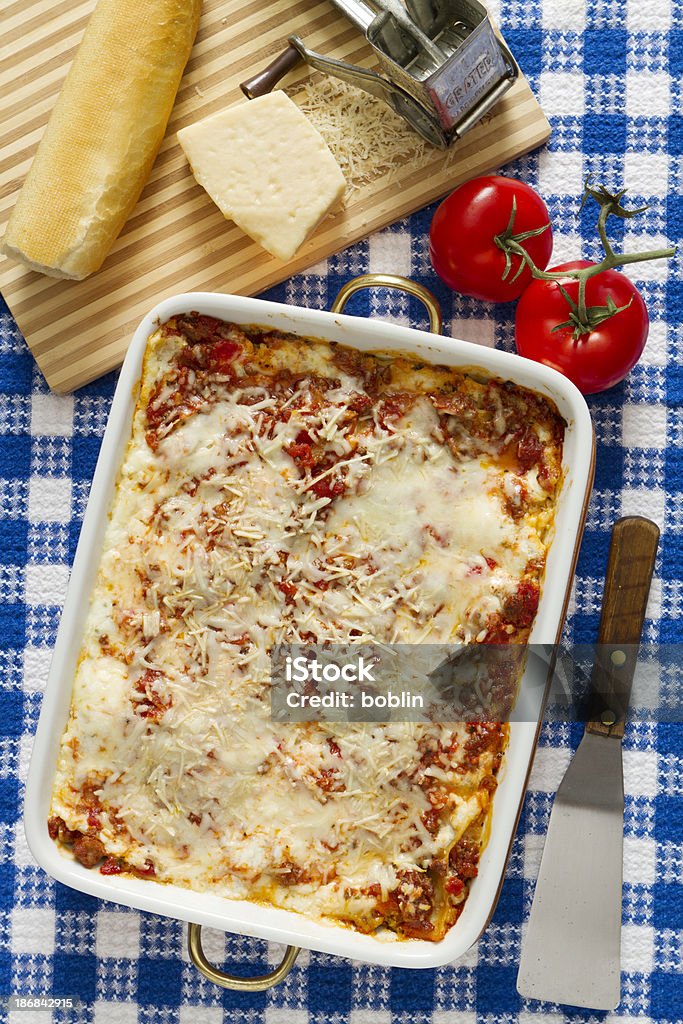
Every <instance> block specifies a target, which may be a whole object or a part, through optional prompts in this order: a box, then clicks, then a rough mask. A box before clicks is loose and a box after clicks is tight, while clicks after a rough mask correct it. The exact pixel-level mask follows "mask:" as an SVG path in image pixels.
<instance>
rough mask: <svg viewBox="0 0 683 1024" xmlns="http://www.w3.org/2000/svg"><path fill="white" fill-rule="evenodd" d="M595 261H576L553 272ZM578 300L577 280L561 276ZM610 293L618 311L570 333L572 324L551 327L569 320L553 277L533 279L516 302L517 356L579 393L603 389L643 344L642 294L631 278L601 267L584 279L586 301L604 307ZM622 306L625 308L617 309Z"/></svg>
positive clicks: (644, 316) (630, 364) (633, 359)
mask: <svg viewBox="0 0 683 1024" xmlns="http://www.w3.org/2000/svg"><path fill="white" fill-rule="evenodd" d="M590 266H594V264H592V263H591V262H590V261H588V260H575V261H574V262H572V263H563V264H561V265H560V266H559V267H553V268H552V270H553V271H562V270H579V269H580V268H582V267H590ZM561 283H562V286H563V287H564V288H565V289H566V291H567V293H568V294H569V296H570V297H571V298H572V299H573V300H574V302H576V301H577V297H578V291H579V283H578V281H574V280H572V279H571V278H567V279H566V280H565V281H562V282H561ZM608 297H611V298H612V300H613V301H614V303H615V305H616V306H617V307H618V308H619V312H618V313H615V314H614V315H613V316H611V317H609V318H608V319H606V320H603V321H602V323H600V324H598V325H597V326H596V327H594V328H593V329H592V330H591V331H590V332H589V333H588V334H582V335H581V336H580V337H578V338H574V329H573V327H562V328H560V330H553V329H554V328H555V327H557V326H558V324H563V323H566V322H567V320H568V319H569V313H570V308H569V306H568V304H567V302H566V300H565V298H564V297H563V295H562V293H561V291H560V288H559V286H558V283H557V282H556V281H541V280H535V281H532V283H531V284H530V285H529V287H528V288H527V289H526V291H525V292H524V294H523V295H522V297H521V299H520V300H519V303H518V304H517V313H516V317H515V343H516V345H517V351H518V352H519V354H520V355H522V356H526V357H527V358H528V359H535V360H536V361H537V362H539V363H545V364H546V366H552V367H553V368H554V369H556V370H559V371H560V373H563V374H564V375H565V377H569V379H570V380H572V381H573V382H574V383H575V384H576V386H577V387H578V388H579V390H580V391H582V392H583V393H584V395H592V394H595V392H597V391H606V390H607V388H611V387H613V386H614V385H615V384H618V383H619V381H621V380H623V379H624V377H625V376H626V374H627V373H628V372H629V370H630V369H632V367H634V366H635V364H636V363H637V362H638V359H639V358H640V354H641V352H642V351H643V349H644V348H645V342H646V341H647V333H648V327H649V319H648V315H647V309H646V308H645V303H644V302H643V299H642V296H641V294H640V292H639V291H638V289H637V288H636V286H635V285H634V284H633V282H632V281H629V279H628V278H627V277H625V276H624V275H623V274H622V273H619V271H617V270H603V271H602V273H600V274H596V275H595V277H590V278H589V279H588V281H587V282H586V303H587V305H588V306H607V300H608ZM622 306H626V307H627V308H626V309H622V308H621V307H622Z"/></svg>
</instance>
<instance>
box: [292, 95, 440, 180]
mask: <svg viewBox="0 0 683 1024" xmlns="http://www.w3.org/2000/svg"><path fill="white" fill-rule="evenodd" d="M285 91H286V92H287V93H288V94H289V95H290V96H291V98H292V99H294V100H295V102H296V104H297V106H298V107H299V108H300V109H301V110H302V111H303V112H304V114H306V116H307V117H308V119H309V120H310V122H311V124H313V125H314V127H315V128H317V129H318V131H319V132H320V134H321V135H322V137H323V138H324V139H325V142H326V143H327V145H328V146H329V147H330V150H331V152H332V155H333V156H334V158H335V160H336V161H337V163H338V164H339V166H340V167H341V170H342V173H343V175H344V177H345V179H346V182H347V188H348V189H351V190H353V189H358V188H360V187H362V186H363V185H367V184H369V183H370V182H371V181H375V180H376V179H377V178H381V177H387V180H388V181H391V180H392V176H393V175H395V174H396V173H397V171H398V169H399V167H401V166H403V164H406V163H411V164H415V165H416V166H417V165H418V164H419V162H420V160H421V158H422V156H423V154H424V151H425V147H426V146H427V145H428V144H427V143H426V142H425V140H424V139H423V138H422V137H421V136H420V135H418V133H417V132H416V131H414V130H412V129H411V128H410V126H409V125H408V124H407V123H406V122H405V121H404V120H403V118H402V117H400V116H399V115H398V114H396V113H395V112H394V111H393V110H392V109H391V107H389V106H388V104H387V103H385V102H384V100H381V99H379V98H378V97H377V96H371V95H370V94H369V93H367V92H363V90H362V89H357V88H356V87H355V86H353V85H349V84H348V83H347V82H342V81H341V80H340V79H338V78H331V77H327V76H320V75H316V76H312V77H310V78H308V79H306V81H305V82H304V84H303V86H302V85H301V84H298V85H296V86H292V87H291V88H290V89H286V90H285Z"/></svg>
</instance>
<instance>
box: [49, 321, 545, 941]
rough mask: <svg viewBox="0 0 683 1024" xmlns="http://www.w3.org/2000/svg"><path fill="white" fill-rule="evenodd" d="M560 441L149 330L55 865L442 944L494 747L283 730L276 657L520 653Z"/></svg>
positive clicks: (305, 348) (490, 780) (436, 369)
mask: <svg viewBox="0 0 683 1024" xmlns="http://www.w3.org/2000/svg"><path fill="white" fill-rule="evenodd" d="M563 432H564V423H563V421H562V419H561V417H560V416H559V414H558V412H557V410H556V409H555V407H554V406H553V405H552V403H551V402H550V401H548V400H547V399H545V398H543V397H542V396H540V395H538V394H536V393H535V392H532V391H530V390H527V389H524V388H522V387H520V386H518V385H515V384H513V383H510V382H506V381H503V380H497V379H487V378H484V377H483V376H477V375H476V374H475V373H464V372H461V371H458V370H456V369H452V368H449V367H445V366H437V365H432V364H428V363H422V362H419V361H418V360H417V359H415V358H412V357H405V358H404V357H400V356H396V355H394V354H392V355H387V354H385V355H383V354H381V353H374V354H363V353H361V352H359V351H357V350H355V349H353V348H350V347H345V346H343V345H340V344H334V343H328V342H325V341H320V340H315V339H310V338H301V337H297V336H293V335H287V334H283V333H280V332H277V331H272V330H266V329H264V328H261V327H258V326H244V325H241V326H237V325H236V324H232V323H228V322H224V321H221V320H217V319H215V318H212V317H209V316H205V315H199V314H197V313H188V314H187V315H183V316H176V317H174V318H172V319H170V320H169V321H168V322H167V323H165V324H163V325H161V326H159V327H158V329H157V330H156V331H155V332H154V334H153V335H152V336H151V338H150V339H149V343H148V347H147V352H146V356H145V361H144V365H143V372H142V380H141V385H140V393H139V397H138V400H137V404H136V409H135V413H134V418H133V430H132V437H131V440H130V442H129V445H128V448H127V451H126V453H125V456H124V459H123V462H122V466H121V468H120V471H119V475H118V479H117V485H116V490H115V496H114V499H113V503H112V507H111V511H110V518H109V522H108V525H107V528H106V533H105V539H104V547H103V552H102V556H101V562H100V565H99V570H98V575H97V580H96V584H95V587H94V591H93V594H92V601H91V605H90V608H89V612H88V615H87V619H86V625H85V632H84V639H83V643H82V650H81V653H80V657H79V661H78V667H77V671H76V676H75V681H74V687H73V696H72V704H71V712H70V717H69V721H68V724H67V727H66V730H65V733H64V736H63V738H62V742H61V748H60V756H59V762H58V770H57V777H56V782H55V787H54V791H53V796H52V805H51V812H50V819H49V822H48V828H49V831H50V835H51V836H52V837H53V839H55V841H56V842H58V843H59V844H61V846H62V847H63V848H64V852H65V854H66V855H69V856H74V857H75V858H76V859H77V860H79V861H80V862H81V863H82V864H84V865H85V866H87V867H90V868H92V869H93V870H99V871H100V872H102V873H103V874H118V873H121V872H127V873H129V874H133V875H137V876H140V877H150V878H155V879H156V880H158V881H160V882H166V883H172V884H175V885H179V886H184V887H188V888H190V889H192V890H195V891H201V892H212V893H214V894H218V895H220V896H223V897H227V898H233V899H248V900H253V901H257V902H261V903H265V904H270V905H274V906H277V907H282V908H285V909H288V910H294V911H298V912H300V913H302V914H305V915H306V916H308V917H309V918H313V919H315V920H318V921H327V922H333V923H337V924H345V925H348V926H349V927H352V928H355V929H358V930H360V931H362V932H365V933H373V934H377V935H378V936H383V937H386V938H389V939H413V938H420V939H428V940H438V939H441V938H442V937H443V936H444V935H445V933H446V932H447V930H448V929H449V928H450V927H451V926H452V925H453V924H454V922H455V921H456V920H457V918H458V916H459V914H460V913H461V912H462V909H463V904H464V901H465V899H466V896H467V892H468V885H469V881H470V879H472V878H473V877H474V876H475V875H476V874H477V865H478V861H479V857H480V853H481V850H482V847H483V844H484V842H485V840H486V836H487V833H488V826H489V817H490V810H491V803H492V798H493V794H494V791H495V789H496V785H497V776H498V771H499V767H500V765H501V761H502V759H503V757H504V750H505V746H506V742H507V730H508V726H507V725H506V724H504V723H501V722H495V721H473V722H437V721H426V722H419V723H416V722H385V723H382V722H376V721H373V722H334V723H332V722H324V721H319V722H297V723H283V722H277V721H275V719H274V718H273V717H272V716H271V711H270V659H269V655H270V652H271V650H272V649H273V647H274V645H277V644H281V643H295V644H309V643H320V644H329V643H349V642H354V643H355V642H357V643H362V644H365V643H373V642H379V643H382V644H393V643H401V644H425V643H440V644H443V643H447V644H454V645H456V644H457V645H462V644H482V643H490V644H503V643H505V644H507V643H515V644H523V643H524V642H525V641H526V640H527V638H528V635H529V632H530V629H531V626H532V623H533V620H534V617H535V613H536V608H537V604H538V599H539V591H540V587H541V584H542V580H543V573H544V566H545V559H546V553H547V549H548V544H549V538H550V533H551V530H552V524H553V516H554V510H555V505H556V498H557V495H558V492H559V488H560V485H561V477H562V442H563Z"/></svg>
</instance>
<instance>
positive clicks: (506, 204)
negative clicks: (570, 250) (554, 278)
mask: <svg viewBox="0 0 683 1024" xmlns="http://www.w3.org/2000/svg"><path fill="white" fill-rule="evenodd" d="M513 203H514V204H515V207H516V212H515V218H514V224H513V228H512V234H513V236H518V235H523V234H524V233H525V232H527V231H535V230H537V229H538V228H542V227H543V226H544V225H545V224H548V225H549V224H550V220H549V217H548V210H547V207H546V205H545V203H544V202H543V200H542V199H541V197H540V196H539V195H538V193H536V192H534V190H533V189H532V188H530V187H529V186H528V185H525V184H524V182H523V181H517V180H516V179H515V178H503V177H501V176H500V175H493V174H492V175H486V176H485V177H482V178H473V179H472V181H466V182H465V184H464V185H461V186H460V187H459V188H456V190H455V192H452V193H451V195H450V196H449V197H448V198H447V199H444V201H443V202H442V203H441V205H440V206H439V207H438V209H437V211H436V213H435V214H434V217H433V218H432V224H431V228H430V230H429V255H430V256H431V260H432V266H433V267H434V270H435V271H436V272H437V274H438V275H439V277H440V278H441V280H442V281H444V283H445V284H447V285H448V287H449V288H453V290H454V291H456V292H461V293H462V294H463V295H472V296H473V297H474V298H475V299H486V300H487V301H488V302H510V301H511V300H512V299H517V298H519V296H520V295H521V294H522V292H523V291H524V289H525V288H526V287H527V285H528V284H529V283H530V281H531V272H530V270H529V268H528V267H527V266H524V267H523V269H522V272H521V273H520V275H519V277H518V278H517V279H516V280H514V281H513V280H512V279H513V278H514V277H515V274H516V273H517V271H518V270H519V265H520V263H521V262H522V259H521V257H519V256H512V257H511V267H510V270H509V272H508V274H507V275H506V277H505V279H503V274H504V273H505V253H504V252H503V251H502V249H499V248H498V246H497V245H496V242H495V239H496V236H497V235H502V234H503V233H504V232H505V230H506V228H507V227H508V224H509V222H510V215H511V213H512V209H513ZM519 241H520V245H523V246H524V248H525V249H526V251H527V252H528V253H529V255H530V256H531V258H532V259H533V261H534V263H535V264H536V266H537V267H539V268H540V269H541V270H545V268H546V267H547V265H548V260H549V259H550V253H551V252H552V248H553V234H552V229H551V228H550V226H548V227H547V228H546V230H545V231H544V232H543V233H542V234H540V235H536V236H535V237H532V238H527V239H520V240H519Z"/></svg>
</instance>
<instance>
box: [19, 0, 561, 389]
mask: <svg viewBox="0 0 683 1024" xmlns="http://www.w3.org/2000/svg"><path fill="white" fill-rule="evenodd" d="M93 6H94V0H14V2H9V3H7V2H5V3H4V4H3V5H2V10H1V11H0V39H1V40H2V43H1V47H2V48H1V50H0V123H1V124H2V137H1V139H0V224H2V225H4V223H5V222H6V220H7V218H8V216H9V212H10V210H11V208H12V205H13V203H14V197H15V195H16V193H17V191H18V189H19V188H20V186H21V182H22V181H23V179H24V177H25V175H26V172H27V170H28V167H29V164H30V161H31V158H32V156H33V154H34V152H35V150H36V147H37V145H38V141H39V139H40V137H41V134H42V131H43V128H44V126H45V124H46V122H47V119H48V116H49V114H50V111H51V109H52V105H53V103H54V100H55V98H56V96H57V93H58V92H59V89H60V86H61V83H62V81H63V79H64V76H65V74H66V71H67V69H68V66H69V63H70V61H71V59H72V58H73V55H74V53H75V50H76V47H77V45H78V43H79V41H80V38H81V35H82V33H83V29H84V27H85V24H86V21H87V18H88V15H89V14H90V12H91V10H92V8H93ZM293 32H296V33H298V34H300V35H301V36H302V37H303V38H304V39H305V41H306V42H307V43H308V44H309V45H310V46H311V47H312V48H313V49H317V50H320V51H321V52H323V53H329V54H331V55H334V56H335V57H339V58H341V59H344V60H349V61H351V62H353V63H362V64H365V65H366V66H370V67H372V66H374V58H373V54H372V53H371V51H370V50H369V48H368V47H367V44H366V43H365V41H364V40H363V38H362V37H361V35H360V34H359V32H358V31H357V30H356V29H355V28H354V27H353V26H352V25H351V24H350V23H349V22H348V21H347V20H346V19H345V18H343V17H342V16H341V15H340V14H339V13H338V12H337V11H336V10H335V9H334V8H333V6H332V4H331V3H330V2H329V0H323V2H318V3H316V2H314V0H270V2H268V0H205V3H204V12H203V15H202V21H201V26H200V29H199V34H198V36H197V41H196V43H195V47H194V50H193V52H192V56H191V58H190V61H189V63H188V66H187V69H186V73H185V76H184V78H183V81H182V83H181V86H180V91H179V93H178V97H177V101H176V105H175V108H174V111H173V114H172V117H171V121H170V123H169V127H168V132H167V135H166V138H165V140H164V143H163V146H162V148H161V151H160V153H159V156H158V158H157V161H156V164H155V166H154V169H153V171H152V175H151V178H150V180H149V182H148V184H147V186H146V188H145V190H144V192H143V193H142V196H141V198H140V201H139V203H138V205H137V207H136V209H135V210H134V212H133V214H132V216H131V218H130V219H129V221H128V223H127V225H126V227H125V228H124V230H123V233H122V234H121V236H120V238H119V239H118V241H117V243H116V245H115V247H114V249H113V251H112V252H111V254H110V255H109V257H108V259H107V260H106V262H105V264H104V266H103V267H102V269H101V270H100V271H99V272H98V273H97V274H94V275H93V276H92V277H90V278H88V279H87V280H85V281H78V282H71V281H57V280H54V279H52V278H48V277H44V276H43V275H41V274H37V273H34V272H32V271H29V270H26V269H23V268H22V267H21V266H20V265H19V264H17V263H15V262H13V261H11V260H8V259H6V258H5V257H0V290H1V291H2V294H3V295H4V297H5V299H6V301H7V304H8V305H9V307H10V309H11V310H12V313H13V314H14V316H15V318H16V320H17V322H18V324H19V326H20V328H21V330H22V331H23V333H24V336H25V337H26V340H27V342H28V344H29V346H30V348H31V350H32V352H33V354H34V355H35V357H36V359H37V361H38V364H39V366H40V368H41V370H42V371H43V373H44V374H45V377H46V378H47V381H48V383H49V384H50V386H51V387H52V388H54V390H55V391H68V390H70V389H72V388H76V387H79V386H80V385H81V384H84V383H86V382H87V381H89V380H92V379H93V378H95V377H98V376H99V375H100V374H103V373H105V372H106V371H107V370H110V369H112V368H113V367H115V366H117V365H118V364H119V363H120V362H121V360H122V359H123V356H124V353H125V350H126V346H127V344H128V341H129V339H130V337H131V335H132V333H133V331H134V329H135V327H136V325H137V324H138V322H139V321H140V319H141V318H142V317H143V316H144V315H145V314H146V313H147V312H148V311H149V309H150V308H151V307H152V306H153V305H155V304H156V303H157V302H158V301H160V300H161V299H163V298H166V297H167V296H169V295H172V294H174V293H177V292H181V291H188V290H203V291H222V292H234V293H239V294H246V295H251V294H255V293H257V292H260V291H262V290H263V289H265V288H268V287H270V286H271V285H273V284H276V283H277V282H279V281H282V280H284V279H285V278H287V277H289V276H291V275H292V274H294V273H297V272H299V271H302V270H304V269H305V268H306V267H309V266H311V265H312V264H314V263H316V262H317V261H319V260H321V259H323V258H324V257H326V256H329V255H331V254H332V253H334V252H337V251H338V250H340V249H343V248H345V247H346V246H348V245H350V244H351V243H352V242H355V241H356V240H358V239H359V238H362V237H363V236H365V235H367V234H369V233H370V232H371V231H374V230H376V229H377V228H380V227H383V226H384V225H386V224H389V223H391V222H392V221H395V220H398V219H399V218H400V217H404V216H406V215H407V214H409V213H412V212H413V211H415V210H417V209H419V208H420V207H422V206H425V205H426V204H427V203H429V202H431V201H432V200H434V199H436V198H437V197H439V196H441V195H443V194H444V193H445V192H447V191H448V190H449V189H451V188H453V187H454V186H455V185H456V184H458V183H459V182H461V181H463V180H465V179H466V178H470V177H472V176H473V175H476V174H481V173H484V172H487V171H490V170H492V169H494V168H496V167H499V166H500V165H501V164H503V163H505V162H506V161H508V160H511V159H513V158H514V157H516V156H519V155H520V154H521V153H525V152H527V151H528V150H530V149H533V148H534V147H536V146H538V145H540V144H541V143H542V142H544V141H545V140H546V139H547V138H548V135H549V131H550V129H549V127H548V123H547V121H546V119H545V117H544V115H543V112H542V111H541V109H540V107H539V106H538V104H537V103H536V101H535V100H534V98H533V96H532V94H531V91H530V89H529V86H528V85H527V83H526V81H524V79H520V80H519V81H518V82H517V83H516V84H515V86H514V87H513V89H511V90H510V91H509V92H508V93H507V94H506V96H505V97H504V98H503V100H501V102H500V103H499V104H498V106H497V107H496V108H495V111H494V112H493V114H492V115H491V116H489V117H488V118H487V119H486V120H485V121H484V122H483V123H481V124H480V125H478V126H477V127H476V128H475V129H473V130H472V131H471V132H470V133H469V134H467V135H466V136H465V138H464V139H463V141H462V142H460V143H458V144H457V149H456V152H451V151H449V152H448V153H443V152H441V151H439V150H436V149H433V148H431V147H426V148H425V151H424V153H423V154H422V155H421V157H420V158H419V160H418V161H417V162H416V161H408V162H406V163H405V164H404V165H403V166H401V167H399V168H398V170H397V172H396V173H395V174H392V175H389V176H387V175H383V176H381V177H378V178H377V179H376V180H374V181H371V182H369V183H367V184H365V185H363V186H362V187H359V188H357V189H355V190H354V191H353V193H352V194H351V197H350V198H349V199H347V203H346V207H345V209H343V210H342V211H341V212H340V213H337V214H336V215H335V216H330V217H328V218H327V219H326V220H325V221H323V223H322V224H321V225H320V226H319V228H318V229H317V231H316V232H315V233H314V235H313V236H312V237H311V238H310V239H309V240H308V241H307V242H306V244H305V245H304V246H303V247H302V249H301V250H300V251H299V252H298V253H297V255H296V256H295V257H294V259H292V260H290V261H289V262H287V263H283V262H281V261H279V260H276V259H275V258H273V257H271V256H269V255H268V254H267V253H265V252H264V251H263V250H262V249H261V248H260V247H259V246H258V245H256V244H255V243H253V242H251V240H250V239H248V238H247V237H246V236H245V235H243V234H242V232H241V231H240V230H239V229H238V228H237V227H235V225H234V224H232V223H231V222H228V221H225V220H224V218H223V217H222V215H221V214H220V212H219V211H218V209H217V208H216V207H215V206H214V204H213V203H212V202H211V200H210V199H209V198H208V196H207V195H206V193H205V192H204V191H203V190H202V189H200V188H199V186H198V185H197V184H196V183H195V181H194V178H193V177H192V176H191V174H190V171H189V168H188V165H187V163H186V161H185V158H184V156H183V154H182V151H181V149H180V147H179V145H178V144H177V142H176V137H175V136H176V132H177V131H178V129H179V128H182V127H183V126H184V125H186V124H189V123H191V122H193V121H196V120H198V119H199V118H201V117H204V116H206V115H208V114H211V113H214V112H215V111H217V110H220V109H222V108H223V107H224V106H227V105H229V104H232V103H234V102H237V101H238V100H242V99H243V97H242V94H241V92H240V91H239V83H240V82H241V81H243V80H244V79H245V78H247V77H249V76H250V75H251V74H253V73H254V72H255V71H257V70H260V69H261V68H262V67H263V66H264V65H265V64H266V63H268V61H269V60H270V59H271V58H272V57H273V56H274V55H275V54H276V53H278V52H279V51H280V50H281V49H282V45H283V42H284V41H285V40H286V37H287V36H288V35H290V34H291V33H293ZM307 73H308V72H307V71H305V70H303V71H302V72H301V76H300V77H302V80H303V78H304V77H305V76H306V75H307ZM55 186H56V187H58V186H57V183H55ZM375 269H382V270H384V271H388V272H390V271H391V270H392V267H391V266H386V267H383V268H375Z"/></svg>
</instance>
